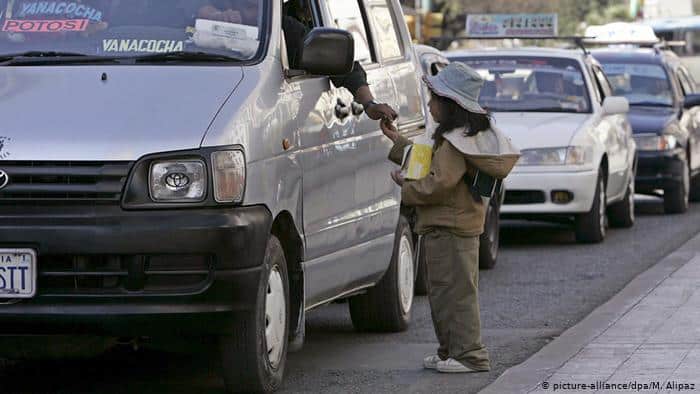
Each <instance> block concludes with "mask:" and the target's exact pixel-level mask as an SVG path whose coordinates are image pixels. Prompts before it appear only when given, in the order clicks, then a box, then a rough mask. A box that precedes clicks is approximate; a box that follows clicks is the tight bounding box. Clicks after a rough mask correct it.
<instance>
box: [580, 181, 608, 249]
mask: <svg viewBox="0 0 700 394" xmlns="http://www.w3.org/2000/svg"><path fill="white" fill-rule="evenodd" d="M605 196H606V194H605V178H603V174H602V173H599V174H598V182H597V183H596V188H595V197H594V199H593V206H592V207H591V210H590V211H589V212H588V213H584V214H582V215H579V216H577V217H576V222H575V231H576V241H578V242H581V243H598V242H602V241H603V239H605V234H606V232H607V225H608V217H607V215H606V214H605V204H606V197H605Z"/></svg>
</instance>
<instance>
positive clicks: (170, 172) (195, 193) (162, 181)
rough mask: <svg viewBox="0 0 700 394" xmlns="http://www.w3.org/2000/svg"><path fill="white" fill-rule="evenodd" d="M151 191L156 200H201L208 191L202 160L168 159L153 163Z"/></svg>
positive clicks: (204, 166) (150, 182) (150, 180)
mask: <svg viewBox="0 0 700 394" xmlns="http://www.w3.org/2000/svg"><path fill="white" fill-rule="evenodd" d="M148 184H149V191H150V193H151V198H152V199H153V201H156V202H199V201H202V200H204V198H205V197H206V191H207V170H206V165H205V164H204V161H202V160H172V161H170V160H168V161H156V162H154V163H152V164H151V170H150V174H149V181H148Z"/></svg>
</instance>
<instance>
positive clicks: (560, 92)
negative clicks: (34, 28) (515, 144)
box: [452, 56, 591, 113]
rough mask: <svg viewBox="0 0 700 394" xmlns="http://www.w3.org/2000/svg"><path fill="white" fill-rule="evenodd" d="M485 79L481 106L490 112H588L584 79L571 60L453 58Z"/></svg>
mask: <svg viewBox="0 0 700 394" xmlns="http://www.w3.org/2000/svg"><path fill="white" fill-rule="evenodd" d="M452 60H453V61H461V62H464V63H466V64H467V65H469V66H471V67H472V68H474V69H475V70H476V71H477V72H478V73H479V74H480V75H481V76H482V77H483V78H484V80H485V83H484V86H483V88H482V89H481V96H480V97H479V101H480V103H481V104H482V105H483V106H484V107H488V108H489V109H490V110H491V111H495V112H499V111H510V112H513V111H518V112H519V111H529V112H574V113H589V112H590V111H591V105H590V99H589V96H588V89H587V88H586V80H585V78H584V77H583V72H582V70H581V66H580V63H579V62H578V61H576V60H574V59H563V58H548V57H528V56H511V57H466V58H461V59H460V58H456V59H452Z"/></svg>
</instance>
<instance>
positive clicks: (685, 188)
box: [664, 164, 690, 214]
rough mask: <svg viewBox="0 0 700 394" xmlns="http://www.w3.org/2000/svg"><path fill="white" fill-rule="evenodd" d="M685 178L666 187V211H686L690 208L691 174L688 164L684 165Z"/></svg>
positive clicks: (672, 212)
mask: <svg viewBox="0 0 700 394" xmlns="http://www.w3.org/2000/svg"><path fill="white" fill-rule="evenodd" d="M683 169H684V170H683V174H682V175H683V179H682V181H681V182H679V183H677V184H675V185H673V186H672V187H670V188H668V189H664V212H665V213H670V214H674V213H684V212H685V211H687V210H688V202H689V198H690V195H689V194H690V174H689V171H688V166H687V164H684V165H683Z"/></svg>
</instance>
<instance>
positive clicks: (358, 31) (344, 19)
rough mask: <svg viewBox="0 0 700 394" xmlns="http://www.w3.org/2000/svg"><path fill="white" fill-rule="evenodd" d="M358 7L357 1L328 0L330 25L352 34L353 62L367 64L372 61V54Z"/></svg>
mask: <svg viewBox="0 0 700 394" xmlns="http://www.w3.org/2000/svg"><path fill="white" fill-rule="evenodd" d="M360 7H361V6H360V2H359V0H328V9H329V11H330V13H331V18H332V21H331V24H332V25H333V26H335V27H337V28H338V29H343V30H347V31H349V32H350V33H352V35H353V38H354V39H355V60H356V61H358V62H360V63H369V62H371V61H372V52H371V51H370V44H369V35H368V34H367V27H366V24H365V19H364V17H363V15H362V9H361V8H360Z"/></svg>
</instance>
